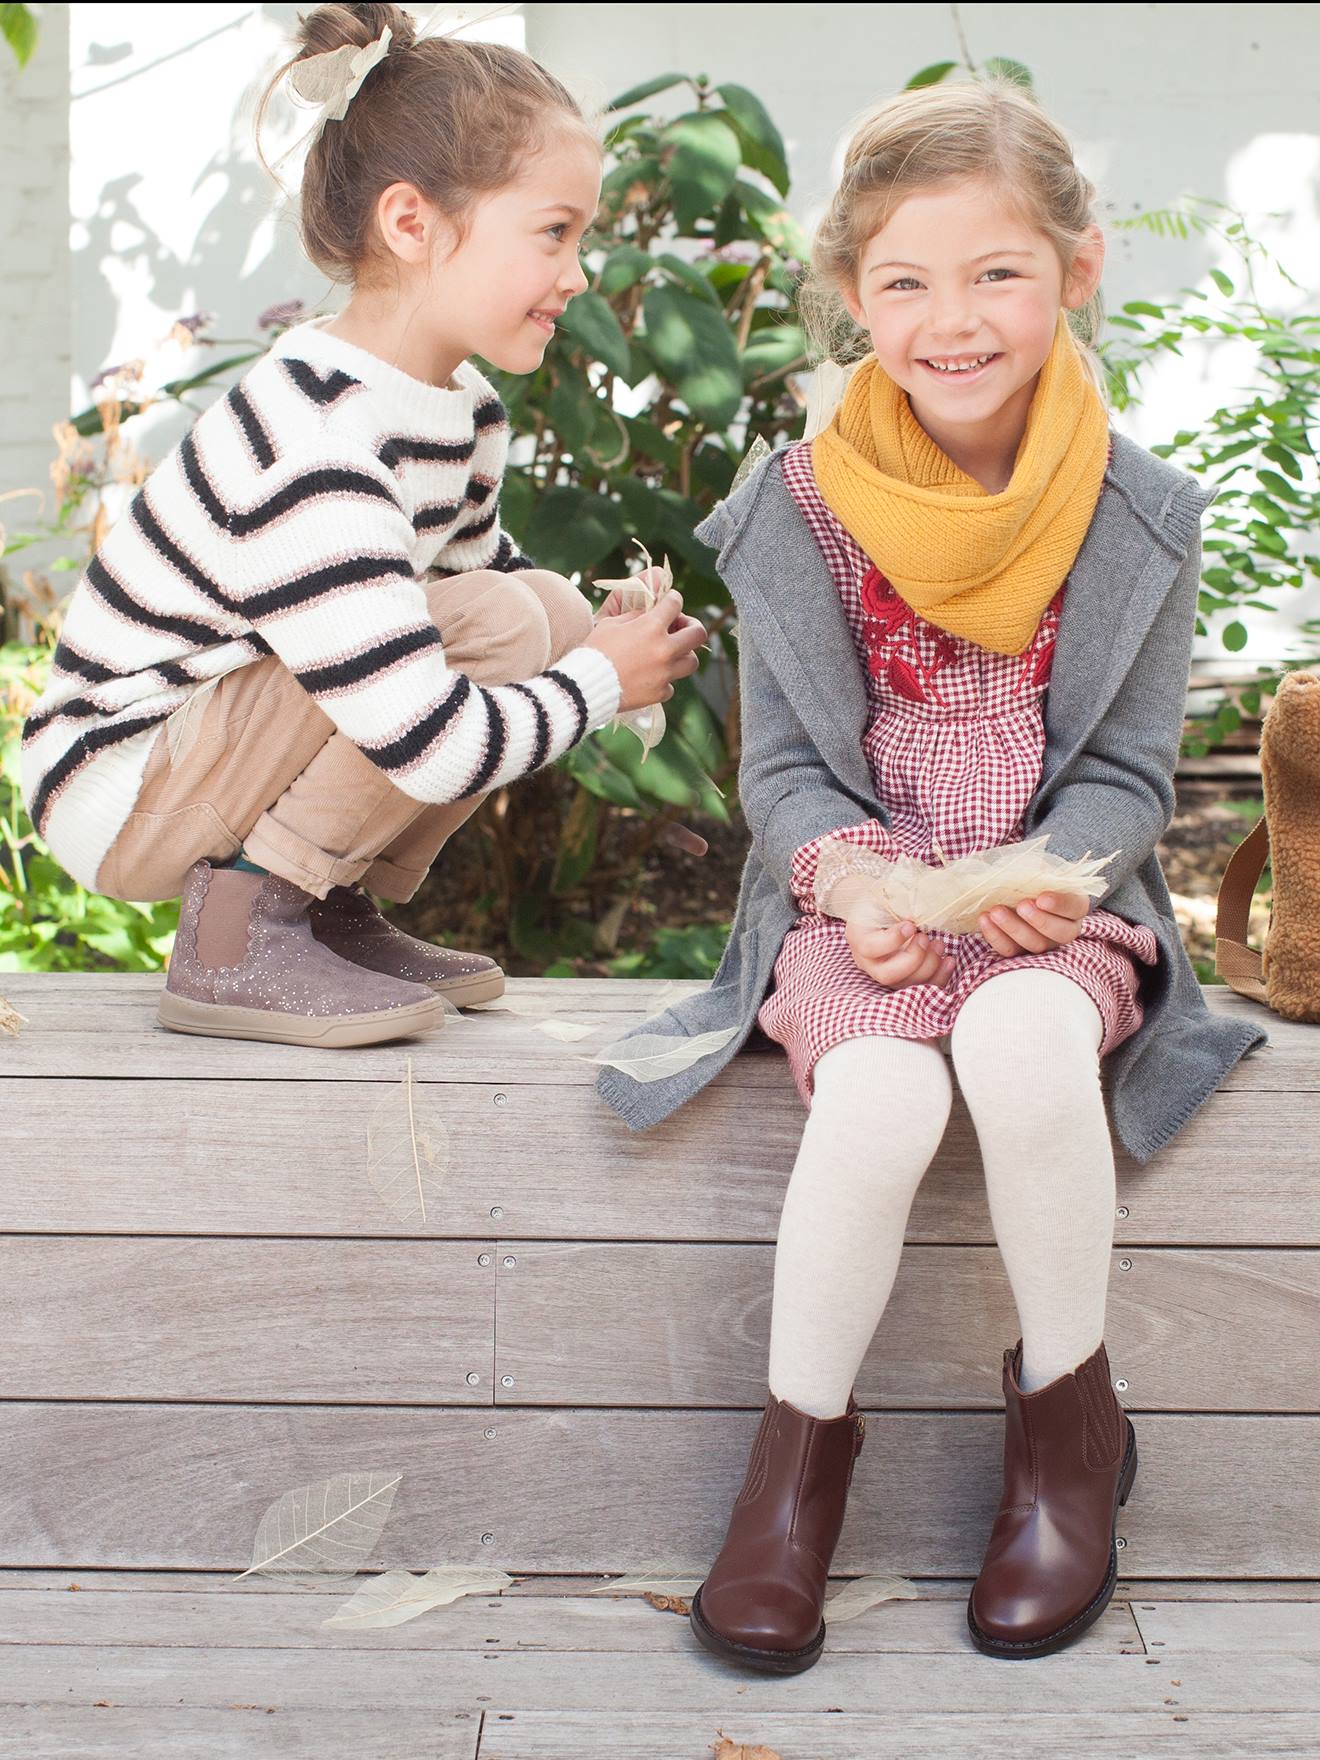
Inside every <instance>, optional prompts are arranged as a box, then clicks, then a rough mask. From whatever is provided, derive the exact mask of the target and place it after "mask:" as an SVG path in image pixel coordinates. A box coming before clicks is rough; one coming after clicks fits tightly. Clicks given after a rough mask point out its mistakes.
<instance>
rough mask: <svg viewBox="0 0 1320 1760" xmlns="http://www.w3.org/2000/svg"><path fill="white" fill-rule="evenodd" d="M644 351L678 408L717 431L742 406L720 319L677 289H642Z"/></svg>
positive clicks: (731, 348)
mask: <svg viewBox="0 0 1320 1760" xmlns="http://www.w3.org/2000/svg"><path fill="white" fill-rule="evenodd" d="M642 310H643V312H644V313H645V316H646V345H647V348H648V349H649V350H650V353H651V354H652V355H653V356H654V358H655V361H656V364H657V365H658V366H659V368H660V370H661V371H662V372H663V373H664V375H665V377H666V378H667V379H668V380H669V381H670V383H671V384H672V385H673V387H674V389H675V390H676V391H677V393H678V395H679V396H680V397H681V398H682V400H683V402H684V403H685V404H686V405H687V407H688V408H689V409H690V410H691V411H692V413H693V415H695V416H698V417H699V418H700V419H701V420H702V421H704V422H708V423H710V425H711V426H712V427H717V428H722V427H724V426H725V425H726V424H727V423H729V422H731V421H732V420H733V418H734V416H736V415H737V413H738V410H739V408H740V407H741V405H742V394H743V387H742V365H741V363H740V361H739V359H738V345H737V343H736V342H735V341H734V336H733V332H732V331H731V330H730V328H729V326H728V324H727V323H726V322H725V320H724V318H723V316H722V314H721V313H719V312H717V311H715V310H713V309H712V308H711V307H710V306H708V305H706V304H705V303H704V302H703V301H701V300H699V299H697V298H696V297H695V296H694V295H693V294H690V293H685V292H683V291H682V290H681V289H679V288H677V287H648V288H647V290H646V294H645V297H644V299H643V301H642Z"/></svg>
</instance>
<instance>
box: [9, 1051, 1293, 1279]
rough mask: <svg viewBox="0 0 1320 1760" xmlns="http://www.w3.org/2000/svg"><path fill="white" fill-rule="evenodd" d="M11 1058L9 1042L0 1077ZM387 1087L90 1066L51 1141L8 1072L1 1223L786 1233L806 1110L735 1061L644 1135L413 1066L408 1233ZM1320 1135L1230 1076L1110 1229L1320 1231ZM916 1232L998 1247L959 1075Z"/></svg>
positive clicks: (1159, 1234) (582, 1106)
mask: <svg viewBox="0 0 1320 1760" xmlns="http://www.w3.org/2000/svg"><path fill="white" fill-rule="evenodd" d="M167 1036H178V1035H167ZM196 1043H198V1044H201V1043H203V1041H201V1040H198V1041H196ZM209 1043H212V1044H213V1045H215V1046H216V1047H218V1048H219V1050H220V1051H221V1052H223V1051H224V1050H225V1049H226V1048H227V1045H226V1042H225V1041H220V1040H215V1041H210V1042H209ZM234 1043H237V1041H235V1042H234ZM1317 1044H1320V1041H1317ZM272 1049H278V1048H277V1047H272ZM327 1055H328V1054H327ZM5 1056H6V1052H5V1045H4V1042H3V1041H0V1072H3V1070H4V1067H5V1061H4V1060H5ZM757 1061H758V1059H757V1058H756V1057H753V1056H745V1057H740V1058H737V1059H735V1062H734V1067H735V1070H736V1069H739V1068H741V1067H742V1066H743V1065H745V1064H753V1063H756V1062H757ZM760 1061H761V1062H763V1063H769V1062H770V1061H771V1060H770V1059H768V1058H765V1059H761V1060H760ZM418 1069H419V1070H420V1066H418ZM402 1070H403V1062H402V1060H401V1059H400V1061H399V1063H398V1067H397V1068H394V1069H392V1070H391V1072H390V1080H391V1083H392V1085H393V1086H394V1088H396V1089H397V1090H398V1093H399V1095H400V1096H402V1087H401V1085H400V1083H399V1080H398V1078H399V1077H400V1075H401V1073H402ZM728 1074H729V1072H727V1071H726V1072H725V1075H726V1076H727V1075H728ZM139 1076H140V1070H139ZM384 1097H385V1090H384V1089H383V1088H382V1087H381V1086H380V1085H378V1084H376V1083H371V1082H363V1081H355V1082H350V1081H333V1082H332V1081H271V1082H256V1081H253V1082H240V1081H220V1080H213V1081H195V1080H192V1079H188V1080H180V1081H172V1082H171V1083H170V1084H169V1086H168V1088H162V1087H161V1085H160V1084H159V1083H158V1082H155V1081H148V1080H144V1079H138V1080H127V1079H125V1080H107V1081H89V1080H86V1079H78V1080H71V1081H68V1082H67V1083H61V1085H60V1088H59V1105H60V1128H59V1133H58V1138H57V1139H55V1138H53V1136H52V1132H51V1128H50V1118H51V1107H52V1104H53V1090H52V1086H51V1083H50V1081H49V1080H48V1079H46V1078H25V1077H13V1078H11V1079H10V1080H9V1081H8V1082H7V1083H4V1082H0V1104H2V1105H3V1107H4V1120H5V1122H4V1138H5V1141H4V1167H5V1173H6V1176H7V1177H6V1178H5V1179H4V1180H3V1181H0V1230H12V1231H16V1232H20V1233H50V1234H102V1233H106V1234H119V1233H133V1234H169V1233H181V1234H189V1235H197V1234H204V1235H218V1236H224V1235H239V1236H244V1237H248V1236H262V1235H265V1236H278V1237H281V1238H284V1237H288V1236H296V1235H317V1236H342V1235H352V1236H395V1235H398V1234H399V1233H401V1232H406V1233H407V1234H409V1235H414V1236H445V1237H449V1238H454V1237H463V1238H475V1239H477V1240H483V1239H485V1238H486V1236H487V1235H488V1234H490V1233H491V1232H498V1233H499V1234H500V1235H501V1236H502V1237H504V1238H505V1239H536V1238H537V1237H541V1238H549V1239H551V1240H562V1239H565V1238H569V1239H577V1240H609V1239H625V1240H655V1239H660V1240H694V1241H752V1242H755V1241H762V1242H773V1241H774V1240H775V1238H776V1236H777V1234H778V1228H779V1213H780V1209H781V1207H782V1204H783V1199H784V1190H785V1187H786V1186H787V1183H788V1178H789V1175H790V1173H791V1171H792V1168H793V1163H794V1160H795V1158H796V1155H797V1150H798V1144H799V1142H800V1140H801V1135H802V1126H803V1123H804V1121H805V1118H806V1114H805V1112H804V1111H803V1109H802V1105H801V1102H800V1101H799V1099H798V1097H797V1094H796V1092H795V1091H790V1089H788V1088H783V1089H781V1090H780V1091H778V1092H776V1093H774V1094H767V1092H766V1091H765V1090H763V1089H756V1088H751V1089H749V1088H744V1087H740V1086H738V1085H737V1084H736V1082H727V1081H726V1080H725V1077H724V1076H721V1077H720V1078H719V1079H718V1080H716V1081H715V1082H712V1083H711V1084H710V1086H709V1087H708V1088H706V1089H704V1090H703V1091H702V1092H701V1093H700V1094H698V1095H697V1096H696V1098H695V1099H693V1100H692V1101H690V1102H689V1103H688V1105H686V1106H684V1107H680V1109H679V1110H678V1111H677V1112H676V1113H673V1114H672V1115H671V1116H670V1117H669V1118H668V1119H666V1120H665V1121H664V1123H663V1124H661V1125H658V1126H656V1127H655V1128H654V1129H653V1130H649V1131H630V1130H629V1129H628V1127H627V1126H626V1125H625V1124H624V1123H623V1121H622V1120H621V1119H619V1118H617V1117H616V1116H615V1115H614V1113H612V1112H611V1111H610V1110H609V1108H608V1107H606V1106H605V1104H604V1102H603V1101H601V1099H600V1098H599V1096H598V1095H597V1094H596V1093H595V1092H594V1091H593V1090H592V1089H590V1088H581V1087H572V1086H566V1087H558V1088H555V1087H545V1088H534V1087H532V1088H529V1087H519V1086H515V1085H512V1084H507V1083H506V1084H504V1085H500V1084H498V1083H487V1082H467V1081H463V1082H452V1083H439V1082H434V1083H433V1082H430V1081H425V1080H420V1079H419V1080H418V1081H417V1083H416V1089H415V1096H414V1097H415V1103H416V1104H417V1106H419V1107H422V1108H424V1109H426V1110H427V1111H428V1112H429V1113H430V1115H431V1117H432V1118H433V1119H438V1120H439V1122H440V1124H441V1125H442V1127H443V1130H444V1133H445V1135H446V1138H447V1141H448V1144H449V1165H448V1169H447V1172H446V1173H445V1175H444V1188H443V1198H442V1200H441V1201H440V1202H438V1203H435V1202H432V1203H430V1204H428V1208H427V1215H426V1218H425V1219H424V1220H423V1219H421V1218H420V1217H413V1218H410V1219H409V1220H408V1222H407V1225H406V1228H405V1227H401V1224H400V1219H399V1217H398V1215H397V1213H396V1212H395V1211H393V1210H392V1209H391V1208H390V1207H388V1206H387V1205H385V1204H384V1203H383V1202H382V1200H381V1199H380V1197H379V1196H378V1194H377V1193H376V1191H375V1190H374V1188H373V1186H372V1184H371V1181H370V1180H369V1179H368V1177H367V1129H368V1124H369V1122H370V1119H371V1116H372V1114H373V1112H374V1111H375V1110H376V1108H377V1107H378V1106H380V1105H381V1104H382V1101H383V1099H384ZM163 1100H164V1106H163V1105H162V1101H163ZM236 1118H242V1119H243V1121H244V1126H245V1138H244V1142H243V1145H242V1153H241V1154H239V1153H236V1152H235V1142H234V1120H235V1119H236ZM166 1123H167V1128H161V1127H162V1125H164V1124H166ZM1317 1141H1320V1091H1317V1092H1315V1093H1298V1094H1293V1095H1291V1096H1290V1097H1289V1099H1288V1100H1287V1103H1286V1105H1283V1106H1281V1105H1280V1103H1279V1100H1278V1097H1277V1095H1273V1094H1269V1093H1249V1092H1242V1091H1229V1090H1228V1089H1225V1090H1222V1091H1221V1092H1220V1093H1218V1094H1216V1095H1215V1096H1214V1097H1213V1098H1212V1099H1211V1100H1210V1101H1209V1102H1207V1104H1206V1105H1205V1106H1203V1107H1202V1108H1201V1109H1200V1111H1199V1112H1198V1113H1197V1114H1196V1115H1195V1117H1193V1118H1192V1119H1191V1120H1190V1122H1189V1123H1188V1124H1187V1125H1186V1126H1185V1127H1184V1128H1183V1129H1182V1130H1181V1131H1180V1132H1179V1133H1178V1135H1177V1136H1176V1137H1175V1138H1174V1139H1173V1141H1172V1142H1171V1143H1170V1144H1168V1146H1167V1147H1166V1148H1165V1149H1164V1150H1162V1151H1161V1153H1160V1154H1159V1155H1157V1156H1155V1157H1154V1158H1153V1159H1152V1160H1151V1161H1150V1162H1149V1163H1147V1165H1146V1166H1145V1167H1138V1166H1137V1165H1136V1164H1135V1163H1133V1162H1132V1161H1131V1160H1130V1158H1129V1157H1128V1156H1127V1155H1126V1154H1124V1153H1123V1152H1122V1151H1121V1149H1120V1151H1119V1153H1118V1156H1117V1171H1118V1199H1119V1207H1120V1210H1126V1211H1127V1214H1126V1216H1124V1215H1121V1214H1120V1215H1119V1217H1118V1218H1117V1220H1116V1223H1115V1239H1116V1241H1117V1242H1118V1244H1119V1245H1121V1246H1127V1245H1137V1244H1141V1243H1146V1244H1153V1245H1170V1246H1172V1245H1184V1244H1185V1245H1189V1246H1190V1245H1225V1246H1284V1247H1299V1246H1320V1181H1317V1179H1316V1177H1315V1144H1316V1143H1317ZM712 1142H718V1143H719V1145H720V1157H719V1176H718V1177H713V1176H712V1174H711V1172H710V1152H711V1151H710V1146H711V1143H712ZM1262 1142H1268V1144H1269V1156H1268V1167H1266V1165H1265V1164H1264V1163H1263V1162H1262V1159H1261V1144H1262ZM907 1238H908V1240H909V1241H910V1242H923V1243H928V1244H939V1243H944V1242H949V1243H959V1244H977V1245H987V1246H989V1245H993V1243H994V1232H993V1230H992V1228H991V1225H990V1215H989V1210H988V1208H987V1206H986V1201H985V1186H984V1176H983V1174H982V1170H981V1155H980V1149H979V1146H978V1144H977V1140H976V1133H975V1131H974V1129H973V1127H972V1123H971V1119H970V1118H969V1116H968V1114H967V1110H966V1106H965V1104H964V1101H963V1098H962V1095H961V1094H960V1093H959V1092H958V1091H956V1090H955V1092H954V1097H953V1110H952V1114H951V1117H950V1119H949V1124H948V1128H947V1130H946V1131H945V1135H944V1140H943V1142H942V1143H941V1146H940V1148H939V1150H938V1152H937V1154H936V1156H935V1158H934V1160H933V1162H932V1163H931V1166H930V1168H929V1170H928V1172H927V1174H926V1177H925V1178H924V1179H923V1181H922V1183H921V1186H920V1188H919V1189H918V1192H917V1196H916V1200H915V1202H914V1204H913V1206H912V1212H911V1215H910V1217H909V1220H908V1230H907Z"/></svg>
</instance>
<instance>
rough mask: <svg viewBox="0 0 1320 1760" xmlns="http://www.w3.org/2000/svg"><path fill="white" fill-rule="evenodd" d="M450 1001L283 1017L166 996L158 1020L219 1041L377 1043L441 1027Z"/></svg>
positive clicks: (176, 1029) (265, 1011) (172, 1028)
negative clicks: (447, 1002) (262, 1040)
mask: <svg viewBox="0 0 1320 1760" xmlns="http://www.w3.org/2000/svg"><path fill="white" fill-rule="evenodd" d="M446 1012H447V1011H446V1008H445V1005H444V1002H443V1001H442V1000H441V999H440V998H439V997H435V998H430V997H428V998H427V1000H426V1001H425V1002H417V1003H410V1004H408V1005H407V1006H406V1007H404V1008H383V1009H380V1010H378V1011H377V1012H375V1013H373V1014H328V1015H325V1016H324V1017H318V1016H316V1015H301V1014H279V1013H277V1012H276V1011H275V1010H274V1009H269V1008H232V1007H228V1006H226V1005H225V1004H222V1003H217V1002H195V1001H194V1000H193V999H192V998H191V997H189V996H176V995H175V994H174V993H173V992H172V991H170V990H163V991H162V992H161V996H160V1001H159V1003H158V1004H157V1008H156V1019H157V1020H158V1021H159V1022H160V1024H161V1026H163V1027H168V1028H169V1029H170V1031H171V1032H173V1033H198V1034H200V1035H202V1036H203V1037H205V1038H215V1039H269V1040H273V1041H274V1042H275V1043H277V1044H280V1045H324V1046H348V1045H377V1044H380V1043H381V1041H382V1040H386V1039H398V1038H402V1037H404V1036H406V1035H407V1034H409V1033H420V1032H424V1031H425V1030H426V1029H427V1028H428V1027H437V1026H439V1025H440V1023H441V1022H442V1021H443V1020H444V1018H445V1015H446Z"/></svg>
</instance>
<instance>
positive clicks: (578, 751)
mask: <svg viewBox="0 0 1320 1760" xmlns="http://www.w3.org/2000/svg"><path fill="white" fill-rule="evenodd" d="M598 731H599V730H598ZM559 768H560V769H563V770H567V771H568V772H569V774H570V775H571V776H572V777H573V778H574V780H575V781H577V782H580V783H581V784H582V786H583V788H587V789H590V790H591V792H592V794H594V795H598V796H599V797H600V799H601V800H603V801H610V802H611V803H612V804H613V805H614V806H616V807H632V808H633V810H634V811H635V812H644V811H645V810H646V802H645V801H644V800H643V799H642V797H641V795H639V794H638V792H637V790H636V789H635V788H634V787H633V785H632V783H631V782H630V781H629V780H628V777H627V776H626V775H625V774H624V772H623V771H622V770H620V768H619V766H618V765H617V764H616V763H615V762H614V760H613V759H612V758H611V757H610V755H609V753H608V752H606V751H604V750H603V749H602V747H601V744H600V740H599V737H598V734H592V735H590V736H589V737H588V738H587V739H584V740H581V741H579V743H578V744H577V745H575V746H574V747H573V748H572V750H571V751H568V752H565V754H564V755H563V757H562V758H561V759H560V760H559Z"/></svg>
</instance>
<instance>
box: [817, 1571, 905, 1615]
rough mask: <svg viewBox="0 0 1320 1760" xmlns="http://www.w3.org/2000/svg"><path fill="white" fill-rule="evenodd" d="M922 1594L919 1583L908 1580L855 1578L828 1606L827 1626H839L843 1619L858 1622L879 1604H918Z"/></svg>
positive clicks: (898, 1578) (832, 1596)
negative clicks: (881, 1602)
mask: <svg viewBox="0 0 1320 1760" xmlns="http://www.w3.org/2000/svg"><path fill="white" fill-rule="evenodd" d="M919 1594H920V1591H919V1590H918V1588H917V1586H916V1584H915V1583H910V1582H909V1581H908V1579H907V1578H906V1577H854V1578H853V1580H852V1581H851V1582H850V1583H845V1584H844V1585H843V1587H842V1589H838V1590H836V1591H835V1593H834V1594H833V1595H831V1596H830V1598H829V1600H828V1601H827V1602H826V1603H825V1606H824V1609H823V1613H824V1618H825V1623H826V1624H827V1625H837V1624H838V1623H839V1621H840V1620H845V1619H856V1618H857V1615H858V1614H859V1613H865V1612H866V1610H867V1608H868V1607H874V1606H875V1605H876V1603H877V1602H880V1601H915V1600H916V1599H917V1597H918V1595H919Z"/></svg>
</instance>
